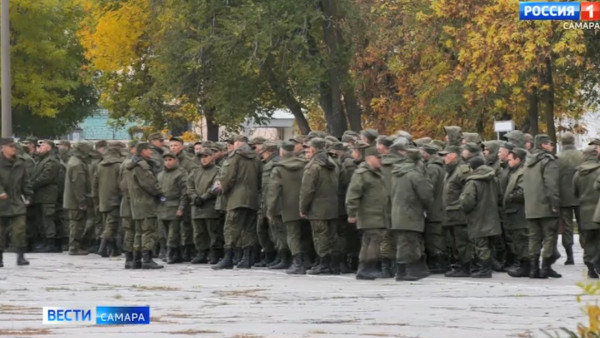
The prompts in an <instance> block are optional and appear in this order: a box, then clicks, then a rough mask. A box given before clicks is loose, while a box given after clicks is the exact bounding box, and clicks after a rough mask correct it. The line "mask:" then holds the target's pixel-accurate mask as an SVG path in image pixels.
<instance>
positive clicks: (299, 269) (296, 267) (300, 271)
mask: <svg viewBox="0 0 600 338" xmlns="http://www.w3.org/2000/svg"><path fill="white" fill-rule="evenodd" d="M285 273H287V274H288V275H305V274H306V268H305V267H304V254H297V255H295V256H294V258H293V260H292V266H290V268H289V269H287V270H285Z"/></svg>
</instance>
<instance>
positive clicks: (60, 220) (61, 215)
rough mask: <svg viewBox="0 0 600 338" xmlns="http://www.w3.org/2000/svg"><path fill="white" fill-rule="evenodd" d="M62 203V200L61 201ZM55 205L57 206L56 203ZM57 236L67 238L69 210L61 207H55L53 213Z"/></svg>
mask: <svg viewBox="0 0 600 338" xmlns="http://www.w3.org/2000/svg"><path fill="white" fill-rule="evenodd" d="M61 203H62V202H61ZM57 206H59V205H58V204H57ZM54 224H55V226H56V237H57V238H69V212H68V211H67V210H65V209H63V208H62V207H58V208H57V209H56V213H55V214H54Z"/></svg>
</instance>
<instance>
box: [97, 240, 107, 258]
mask: <svg viewBox="0 0 600 338" xmlns="http://www.w3.org/2000/svg"><path fill="white" fill-rule="evenodd" d="M98 255H100V256H101V257H105V258H106V257H108V240H107V239H105V238H102V240H101V241H100V246H99V247H98Z"/></svg>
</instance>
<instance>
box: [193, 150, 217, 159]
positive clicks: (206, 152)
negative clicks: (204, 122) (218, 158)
mask: <svg viewBox="0 0 600 338" xmlns="http://www.w3.org/2000/svg"><path fill="white" fill-rule="evenodd" d="M213 154H214V152H213V151H212V150H210V149H208V148H204V149H202V150H201V151H199V152H198V153H196V156H197V157H201V156H212V155H213Z"/></svg>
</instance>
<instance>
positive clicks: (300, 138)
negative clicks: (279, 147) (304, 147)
mask: <svg viewBox="0 0 600 338" xmlns="http://www.w3.org/2000/svg"><path fill="white" fill-rule="evenodd" d="M288 141H290V142H294V143H300V144H302V143H304V142H305V141H306V136H304V135H298V136H296V137H293V138H291V139H289V140H288Z"/></svg>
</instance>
